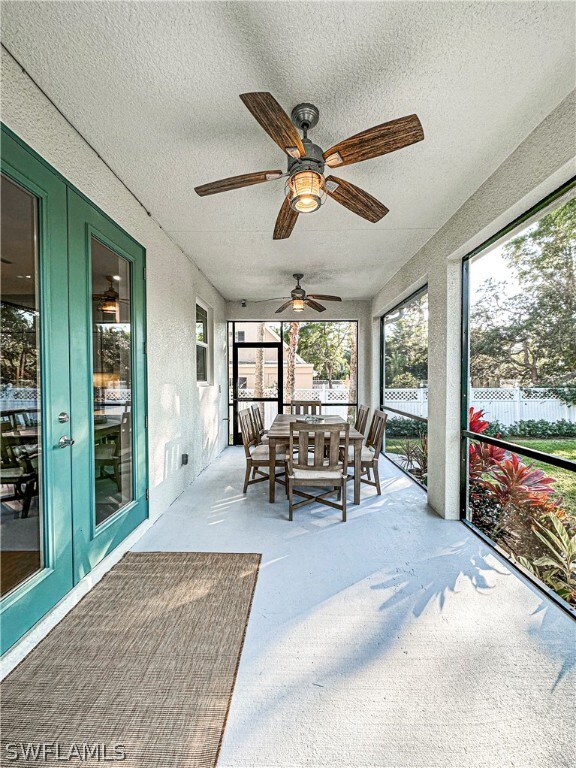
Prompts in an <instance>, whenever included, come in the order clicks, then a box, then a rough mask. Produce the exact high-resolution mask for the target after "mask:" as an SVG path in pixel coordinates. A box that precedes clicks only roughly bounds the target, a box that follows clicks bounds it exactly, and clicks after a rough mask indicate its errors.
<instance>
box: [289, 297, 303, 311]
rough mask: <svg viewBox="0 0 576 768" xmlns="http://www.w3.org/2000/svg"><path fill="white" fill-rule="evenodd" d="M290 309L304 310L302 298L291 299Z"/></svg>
mask: <svg viewBox="0 0 576 768" xmlns="http://www.w3.org/2000/svg"><path fill="white" fill-rule="evenodd" d="M292 309H293V311H294V312H304V299H292Z"/></svg>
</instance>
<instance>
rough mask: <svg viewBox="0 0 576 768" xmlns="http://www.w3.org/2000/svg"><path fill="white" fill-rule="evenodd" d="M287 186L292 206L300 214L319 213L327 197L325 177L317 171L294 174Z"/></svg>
mask: <svg viewBox="0 0 576 768" xmlns="http://www.w3.org/2000/svg"><path fill="white" fill-rule="evenodd" d="M287 186H288V196H289V200H290V205H291V207H292V208H293V210H295V211H298V213H313V212H314V211H317V210H318V208H320V206H321V205H322V203H323V201H324V197H325V196H326V190H325V186H324V176H322V174H321V173H317V172H316V171H298V172H297V173H294V174H293V175H292V176H291V177H290V178H289V180H288V185H287Z"/></svg>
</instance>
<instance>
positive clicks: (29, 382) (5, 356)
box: [1, 303, 38, 387]
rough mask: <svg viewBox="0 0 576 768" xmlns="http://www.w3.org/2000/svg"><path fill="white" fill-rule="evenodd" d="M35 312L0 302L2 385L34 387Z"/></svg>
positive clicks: (36, 353) (35, 377)
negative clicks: (0, 312) (0, 304)
mask: <svg viewBox="0 0 576 768" xmlns="http://www.w3.org/2000/svg"><path fill="white" fill-rule="evenodd" d="M37 319H38V313H37V312H34V311H31V310H30V311H29V310H26V309H21V308H19V307H15V306H12V305H11V304H6V303H2V356H1V366H2V368H1V371H2V383H3V384H7V383H10V384H12V385H13V386H16V387H26V386H32V387H36V386H37V375H38V371H37V361H38V347H37V338H36V337H37Z"/></svg>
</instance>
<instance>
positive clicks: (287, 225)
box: [274, 197, 299, 240]
mask: <svg viewBox="0 0 576 768" xmlns="http://www.w3.org/2000/svg"><path fill="white" fill-rule="evenodd" d="M298 216H299V214H298V211H295V210H294V209H293V208H292V206H291V205H290V201H289V200H288V198H287V197H285V198H284V202H283V203H282V207H281V208H280V213H279V214H278V218H277V219H276V226H275V227H274V240H285V239H286V238H287V237H290V235H291V234H292V230H293V229H294V224H296V219H297V218H298Z"/></svg>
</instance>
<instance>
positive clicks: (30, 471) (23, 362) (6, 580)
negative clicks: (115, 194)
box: [0, 176, 43, 595]
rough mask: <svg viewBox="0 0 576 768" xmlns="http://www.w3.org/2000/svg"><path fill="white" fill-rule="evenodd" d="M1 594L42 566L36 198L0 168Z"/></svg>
mask: <svg viewBox="0 0 576 768" xmlns="http://www.w3.org/2000/svg"><path fill="white" fill-rule="evenodd" d="M1 199H2V204H1V232H2V239H1V246H2V280H1V286H2V293H1V311H2V330H1V347H2V364H1V385H0V410H1V416H0V424H1V429H2V448H1V465H0V472H1V493H2V496H1V516H0V536H1V541H2V557H1V577H2V578H1V594H2V595H4V594H6V593H7V592H9V591H10V590H11V589H13V588H14V587H16V586H17V585H18V584H20V583H21V582H22V581H24V580H25V579H26V578H28V577H29V576H30V575H32V574H33V573H35V572H36V571H38V570H40V569H41V568H42V567H43V530H42V478H41V460H40V454H41V431H40V428H41V410H40V408H41V401H40V386H41V385H40V302H39V285H38V252H37V226H38V223H37V214H38V205H37V200H36V198H35V197H34V196H33V195H31V194H30V193H28V192H26V191H25V190H24V189H22V187H20V186H18V185H17V184H15V183H14V182H12V181H10V180H9V179H7V178H6V177H4V176H2V192H1Z"/></svg>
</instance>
